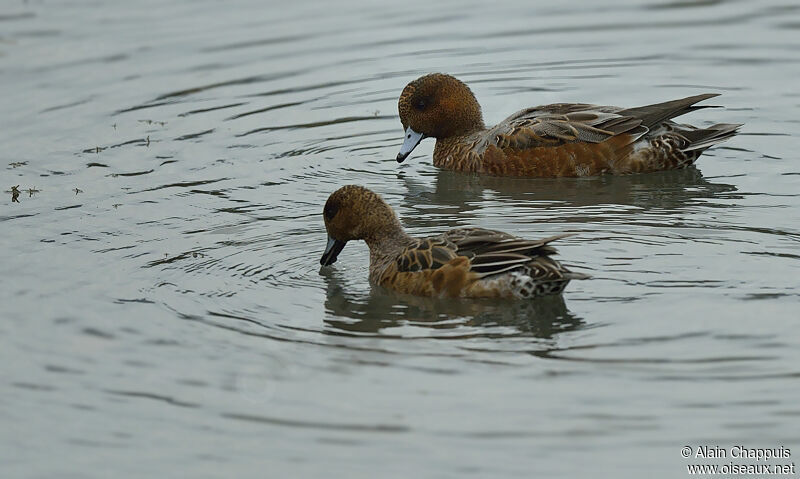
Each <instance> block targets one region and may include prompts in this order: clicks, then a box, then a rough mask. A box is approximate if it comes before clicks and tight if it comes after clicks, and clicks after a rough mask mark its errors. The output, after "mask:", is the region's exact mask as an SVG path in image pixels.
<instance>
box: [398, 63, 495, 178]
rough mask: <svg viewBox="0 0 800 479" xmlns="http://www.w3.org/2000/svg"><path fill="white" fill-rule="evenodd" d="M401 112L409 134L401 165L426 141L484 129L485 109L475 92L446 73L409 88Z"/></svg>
mask: <svg viewBox="0 0 800 479" xmlns="http://www.w3.org/2000/svg"><path fill="white" fill-rule="evenodd" d="M398 108H399V110H400V122H401V123H402V124H403V131H404V132H405V139H404V141H403V146H402V147H400V153H398V155H397V162H398V163H402V162H403V160H405V159H406V157H407V156H408V155H409V154H410V153H411V151H412V150H413V149H414V148H415V147H416V146H417V145H418V144H419V142H420V141H422V139H423V138H426V137H429V136H432V137H434V138H448V137H451V136H457V135H464V134H467V133H470V132H472V131H475V130H479V129H482V128H484V126H483V116H482V115H481V106H480V105H479V104H478V100H476V99H475V95H473V94H472V90H470V89H469V87H468V86H467V85H465V84H464V83H462V82H461V81H459V80H458V79H456V78H455V77H452V76H450V75H446V74H444V73H431V74H429V75H425V76H423V77H420V78H417V79H416V80H414V81H412V82H411V83H409V84H408V85H406V87H405V88H404V89H403V93H402V94H400V101H399V103H398Z"/></svg>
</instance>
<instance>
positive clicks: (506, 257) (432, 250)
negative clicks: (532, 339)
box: [379, 228, 585, 298]
mask: <svg viewBox="0 0 800 479" xmlns="http://www.w3.org/2000/svg"><path fill="white" fill-rule="evenodd" d="M564 236H568V235H560V236H554V237H550V238H545V239H541V240H524V239H520V238H517V237H514V236H512V235H509V234H507V233H502V232H499V231H492V230H484V229H477V228H471V229H454V230H450V231H448V232H446V233H444V234H442V235H439V236H435V237H430V238H424V239H420V240H418V242H417V244H415V245H412V246H409V247H407V248H405V249H404V250H403V251H402V252H401V253H400V255H398V257H397V259H396V260H395V261H394V262H392V263H391V264H390V266H389V267H388V268H386V270H384V271H383V272H382V274H381V278H380V280H379V283H380V284H382V285H383V286H386V287H389V288H391V289H394V290H397V291H400V292H405V293H411V294H421V295H425V296H451V297H516V298H532V297H536V296H543V295H548V294H559V293H561V292H562V291H563V290H564V288H565V287H566V285H567V284H568V283H569V281H570V280H571V279H577V278H583V277H585V276H584V275H581V274H577V273H572V272H570V271H569V270H568V269H567V268H565V267H564V266H562V265H561V264H560V263H559V262H558V261H556V260H555V259H553V258H551V257H550V256H551V255H553V254H555V252H556V251H555V249H554V248H553V247H552V246H549V243H550V242H551V241H554V240H556V239H559V238H563V237H564Z"/></svg>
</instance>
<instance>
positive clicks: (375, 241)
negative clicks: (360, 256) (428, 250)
mask: <svg viewBox="0 0 800 479" xmlns="http://www.w3.org/2000/svg"><path fill="white" fill-rule="evenodd" d="M364 241H365V242H366V243H367V246H369V264H370V268H369V269H370V279H371V280H372V281H373V282H376V283H377V282H379V279H380V276H381V274H383V272H384V271H385V270H386V268H387V267H388V266H389V264H391V263H392V262H393V261H395V260H396V258H397V256H398V255H399V254H400V253H401V252H402V251H403V249H404V248H407V247H408V246H410V245H412V244H414V242H415V241H414V238H412V237H411V236H409V235H408V234H406V232H405V230H403V227H402V226H401V225H400V223H399V222H392V223H390V224H387V225H386V226H384V227H383V228H381V229H379V230H377V231H375V232H373V233H372V234H370V235H369V236H368V237H366V238H364Z"/></svg>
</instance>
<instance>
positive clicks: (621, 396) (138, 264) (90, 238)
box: [0, 0, 800, 478]
mask: <svg viewBox="0 0 800 479" xmlns="http://www.w3.org/2000/svg"><path fill="white" fill-rule="evenodd" d="M799 62H800V6H798V5H796V3H795V2H792V1H788V0H787V1H777V0H775V1H763V2H761V1H759V2H747V1H706V2H696V3H695V2H677V3H657V2H648V3H642V2H633V1H624V0H617V1H611V2H602V3H597V4H593V3H590V2H550V3H547V4H545V3H539V2H523V1H520V2H516V3H512V4H502V5H499V4H493V3H492V2H464V1H459V2H415V1H406V2H391V3H386V4H379V3H377V2H368V1H363V2H359V1H351V0H348V1H346V2H330V3H325V2H320V3H308V2H280V3H279V2H257V1H249V2H248V1H243V2H236V3H231V2H217V1H192V2H189V1H185V0H181V1H174V2H156V1H141V2H138V1H137V2H91V1H82V0H75V1H61V2H50V1H42V0H30V1H25V2H19V1H10V0H9V1H6V2H5V3H4V4H3V7H2V11H0V85H2V95H1V96H0V111H1V112H2V115H0V122H2V123H1V124H0V141H2V150H0V160H2V161H0V189H1V190H2V191H4V192H5V193H3V195H4V196H3V197H2V198H3V205H2V209H1V210H0V278H2V280H0V281H2V283H0V302H1V306H0V316H1V317H2V320H0V385H1V387H2V390H1V391H2V395H0V423H1V424H2V427H0V469H2V471H3V472H2V477H35V478H39V477H42V478H44V477H48V478H49V477H143V476H150V477H189V476H192V477H265V476H269V477H330V476H334V477H410V476H411V477H559V478H561V477H563V478H574V477H613V478H618V477H643V476H645V475H646V476H647V477H659V478H660V477H664V478H673V477H685V476H687V471H686V465H687V464H691V463H694V462H697V463H711V461H706V462H703V461H695V460H691V461H690V460H686V459H683V458H682V457H681V456H680V449H681V448H682V447H683V446H685V445H691V446H693V447H694V446H698V445H718V446H720V447H731V446H734V445H744V446H748V447H778V446H784V447H789V448H794V449H792V450H793V451H795V455H800V432H798V431H800V427H798V426H799V425H800V405H798V397H800V383H798V378H800V366H798V365H799V364H800V348H798V346H800V332H798V328H797V325H798V317H800V314H799V313H798V306H800V298H799V296H800V292H799V291H798V287H799V286H800V213H798V211H800V161H798V146H800V145H798V142H797V139H796V138H795V136H794V133H795V129H796V128H797V127H798V123H800V120H798V111H800V109H798V107H800V87H798V82H797V78H798V77H800V63H799ZM430 71H445V72H449V73H452V74H454V75H456V76H458V77H459V78H461V79H463V80H464V81H466V82H467V83H468V84H469V85H470V86H471V87H472V89H473V91H475V93H476V95H477V96H478V99H479V100H480V101H481V103H482V106H483V109H484V113H485V117H486V120H487V123H493V122H496V121H499V120H501V119H502V118H504V117H505V116H506V115H508V114H510V113H512V112H513V111H516V110H518V109H519V108H522V107H524V106H530V105H535V104H542V103H549V102H555V101H580V102H592V103H601V104H611V105H621V106H636V105H641V104H646V103H652V102H657V101H664V100H668V99H672V98H677V97H681V96H688V95H692V94H698V93H703V92H719V93H722V94H723V95H722V96H721V97H720V98H718V99H716V101H714V103H716V104H720V105H724V106H725V108H721V109H714V110H703V111H701V112H698V113H695V114H692V115H690V116H689V117H686V121H690V122H692V123H695V124H698V125H707V124H711V123H715V122H727V123H745V124H746V126H745V127H744V128H743V132H742V134H741V135H739V136H738V137H736V138H734V139H733V140H732V141H730V142H728V143H726V144H725V145H723V146H722V147H719V148H715V149H714V150H711V151H709V152H708V153H707V154H705V155H704V156H703V157H702V158H701V160H700V162H699V164H698V167H697V168H696V169H690V170H685V171H678V172H665V173H659V174H649V175H642V176H629V177H616V178H612V177H606V178H595V179H578V180H572V179H565V180H530V179H498V178H477V177H471V176H465V175H461V174H454V173H448V172H441V171H437V170H436V169H435V168H434V167H433V166H432V165H431V160H430V156H431V151H432V148H433V144H432V141H431V140H428V141H426V142H424V143H423V144H422V145H420V147H419V148H418V149H417V150H415V152H414V154H413V155H412V157H411V158H410V159H409V160H408V161H406V162H405V163H404V164H403V165H400V166H398V165H397V163H396V162H395V161H394V157H395V155H396V153H397V149H398V147H399V145H400V143H401V139H402V131H401V126H400V123H399V121H398V120H397V111H396V99H397V96H398V95H399V93H400V91H401V90H402V88H403V86H405V84H406V83H407V82H408V81H410V80H412V79H414V78H416V77H417V76H419V75H420V74H422V73H426V72H430ZM348 183H360V184H364V185H366V186H368V187H370V188H372V189H374V190H376V191H377V192H379V193H381V194H383V195H384V197H385V198H386V199H387V201H388V202H389V203H390V204H391V205H392V206H393V207H395V208H396V210H397V212H398V214H399V215H400V217H401V218H402V220H403V222H404V224H405V225H406V227H407V228H408V229H409V230H410V232H411V233H412V234H415V235H424V234H429V233H435V232H439V231H441V230H443V229H445V228H448V227H452V226H459V225H475V226H482V227H487V228H496V229H502V230H506V231H509V232H513V233H516V234H519V235H521V236H527V237H541V236H546V235H552V234H556V233H560V232H566V231H569V232H575V233H577V234H576V235H575V236H573V237H570V238H567V239H565V240H562V241H560V252H561V255H560V258H561V259H562V260H563V261H565V262H566V263H567V264H569V265H571V266H572V267H574V268H575V269H576V270H579V271H582V272H587V273H590V274H592V275H593V276H594V278H593V279H592V280H589V281H581V282H573V283H572V284H571V285H570V286H569V288H568V289H567V291H566V293H565V294H564V296H563V301H562V300H558V299H553V300H549V301H541V302H536V303H517V304H514V303H508V302H481V301H444V300H438V301H434V300H426V299H419V298H408V297H403V296H398V295H394V294H391V293H387V292H386V291H382V290H377V289H373V288H371V287H370V285H369V283H368V281H367V270H368V256H367V249H366V246H365V245H364V244H363V243H360V244H356V243H354V244H351V245H348V247H347V248H346V249H345V250H344V252H343V253H342V254H341V256H340V261H339V262H338V263H337V264H336V265H334V267H332V268H329V269H325V270H322V271H321V270H320V268H319V263H318V260H319V256H320V254H321V252H322V249H323V248H324V245H325V233H324V227H323V225H322V218H321V210H322V205H323V204H324V201H325V199H326V198H327V196H328V194H329V193H330V192H331V191H333V190H335V189H336V188H338V187H339V186H341V185H343V184H348ZM15 185H19V190H20V192H21V195H20V196H19V198H18V199H19V203H12V202H11V197H12V195H11V192H10V191H11V187H12V186H15ZM29 189H32V190H39V191H31V192H29V191H28V190H29ZM76 189H77V190H76ZM793 461H794V458H792V459H788V460H781V461H772V462H771V463H775V464H777V463H780V464H783V463H789V462H793ZM719 463H725V461H719Z"/></svg>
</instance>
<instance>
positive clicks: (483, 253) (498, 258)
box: [444, 229, 571, 277]
mask: <svg viewBox="0 0 800 479" xmlns="http://www.w3.org/2000/svg"><path fill="white" fill-rule="evenodd" d="M444 236H445V237H446V238H447V240H449V241H450V242H452V243H453V244H454V245H455V248H456V253H457V254H458V255H459V256H466V257H467V258H469V259H470V263H471V270H472V271H474V272H476V273H479V274H480V275H481V276H483V277H485V276H491V275H495V274H499V273H503V272H505V271H510V270H513V269H516V268H519V267H520V266H522V265H527V266H531V264H532V262H533V263H537V264H538V263H540V262H541V266H542V268H546V267H547V266H548V265H550V264H551V263H552V265H553V269H554V271H556V270H557V269H558V265H557V263H555V262H553V261H551V260H549V258H548V257H549V256H550V255H552V254H555V253H556V250H555V248H553V247H552V246H550V245H549V243H550V242H552V241H555V240H557V239H560V238H564V237H567V236H571V235H570V234H561V235H557V236H551V237H549V238H543V239H539V240H526V239H521V238H517V237H515V236H512V235H509V234H507V233H502V232H499V231H491V230H484V229H468V230H453V231H450V232H448V233H446V234H445V235H444ZM539 259H541V260H542V261H537V260H539Z"/></svg>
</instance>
